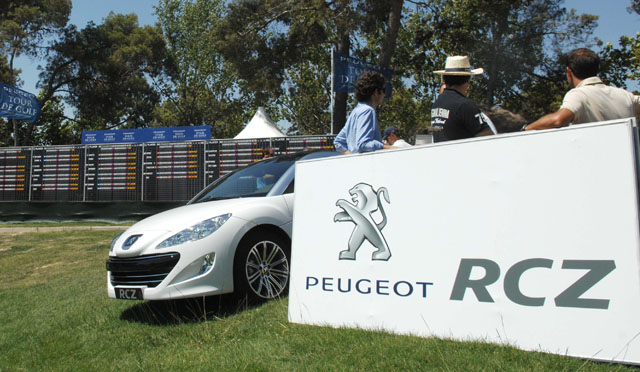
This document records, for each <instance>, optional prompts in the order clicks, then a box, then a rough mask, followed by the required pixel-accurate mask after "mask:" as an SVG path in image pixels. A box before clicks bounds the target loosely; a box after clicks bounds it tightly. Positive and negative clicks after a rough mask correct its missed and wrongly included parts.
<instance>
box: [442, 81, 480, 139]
mask: <svg viewBox="0 0 640 372" xmlns="http://www.w3.org/2000/svg"><path fill="white" fill-rule="evenodd" d="M431 128H432V129H433V131H434V132H433V141H434V142H444V141H451V140H457V139H463V138H471V137H475V135H476V134H478V133H480V132H481V131H483V130H486V129H489V126H488V125H487V123H485V122H484V120H483V119H482V115H480V109H479V108H478V106H476V104H475V103H473V101H472V100H470V99H468V98H466V97H465V96H464V95H462V94H461V93H460V92H458V91H457V90H455V89H445V90H444V92H442V94H441V95H440V96H438V99H436V101H435V102H434V104H433V106H432V107H431Z"/></svg>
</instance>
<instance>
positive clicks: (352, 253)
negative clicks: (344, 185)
mask: <svg viewBox="0 0 640 372" xmlns="http://www.w3.org/2000/svg"><path fill="white" fill-rule="evenodd" d="M349 194H350V195H351V200H353V202H354V203H355V204H351V203H350V202H348V201H346V200H344V199H340V200H338V201H337V202H336V205H337V206H338V207H340V208H342V210H343V211H342V212H338V213H336V215H335V216H334V217H333V222H353V223H354V224H355V225H356V226H355V227H354V228H353V232H352V233H351V237H350V238H349V249H347V250H344V251H342V252H340V259H341V260H355V259H356V252H358V249H360V246H362V243H364V240H365V239H367V240H368V241H369V243H371V245H373V246H374V247H375V248H377V251H375V252H373V255H372V258H371V259H372V260H374V261H388V260H389V258H391V251H390V250H389V246H388V245H387V241H386V240H385V238H384V235H382V229H383V228H384V227H385V225H386V224H387V215H386V214H385V213H384V208H382V200H381V199H380V198H381V197H382V196H383V197H384V200H386V202H387V203H389V204H391V202H390V201H389V191H387V189H386V188H384V187H381V188H379V189H378V191H375V190H374V189H373V186H371V185H368V184H366V183H359V184H357V185H355V186H353V187H352V188H351V190H349ZM378 209H379V210H380V213H381V214H382V222H380V223H376V222H375V221H374V220H373V216H372V214H373V213H374V212H376V211H377V210H378Z"/></svg>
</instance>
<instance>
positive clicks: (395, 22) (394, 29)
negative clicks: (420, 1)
mask: <svg viewBox="0 0 640 372" xmlns="http://www.w3.org/2000/svg"><path fill="white" fill-rule="evenodd" d="M403 4H404V0H392V4H391V10H390V11H389V25H388V27H387V34H386V35H385V37H384V42H383V43H382V47H381V48H380V59H379V60H378V64H379V65H380V66H382V67H389V65H390V64H391V57H393V52H394V51H395V49H396V40H397V39H398V31H399V30H400V20H401V19H402V6H403Z"/></svg>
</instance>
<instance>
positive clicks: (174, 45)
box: [156, 0, 256, 137]
mask: <svg viewBox="0 0 640 372" xmlns="http://www.w3.org/2000/svg"><path fill="white" fill-rule="evenodd" d="M156 12H157V14H158V19H159V21H160V25H161V27H162V31H163V35H164V38H165V40H166V42H167V49H168V53H169V55H170V57H171V59H172V62H173V64H174V66H173V69H172V73H171V82H172V84H170V85H168V86H166V87H165V89H164V93H165V96H166V101H165V102H164V103H163V105H162V108H160V109H159V110H158V111H157V112H156V120H159V121H160V122H163V123H167V122H172V123H173V124H174V125H211V126H212V135H213V136H214V137H232V136H234V135H235V134H237V132H238V131H239V130H240V129H241V125H242V123H243V122H244V121H245V119H248V117H247V116H248V115H247V111H246V110H245V109H246V106H247V105H248V106H249V107H253V108H256V107H255V105H254V104H253V97H252V94H251V92H249V91H248V90H243V89H242V86H241V85H240V84H241V83H242V82H241V81H239V79H238V76H237V73H236V71H235V70H233V69H232V68H230V66H229V64H228V63H227V62H226V60H225V59H224V58H223V56H222V55H221V53H220V52H219V51H218V47H219V44H218V40H217V36H218V35H217V34H216V29H217V28H218V27H219V24H220V22H222V20H223V19H224V14H225V6H224V2H223V1H220V0H199V1H195V2H194V1H189V0H162V1H161V2H160V4H159V5H158V6H157V7H156Z"/></svg>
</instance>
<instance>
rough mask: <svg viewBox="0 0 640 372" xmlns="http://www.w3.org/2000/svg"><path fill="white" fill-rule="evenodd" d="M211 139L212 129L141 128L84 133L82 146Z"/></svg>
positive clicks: (204, 126) (206, 126)
mask: <svg viewBox="0 0 640 372" xmlns="http://www.w3.org/2000/svg"><path fill="white" fill-rule="evenodd" d="M209 139H211V127H210V126H208V125H202V126H197V127H170V128H139V129H113V130H86V131H82V144H83V145H91V144H101V143H141V142H177V141H203V140H209Z"/></svg>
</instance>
